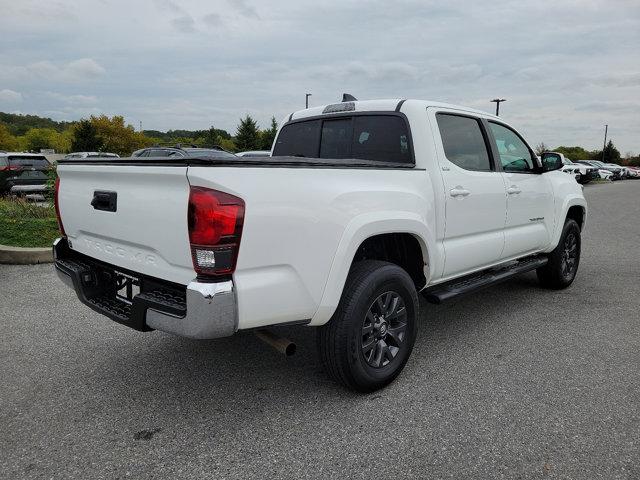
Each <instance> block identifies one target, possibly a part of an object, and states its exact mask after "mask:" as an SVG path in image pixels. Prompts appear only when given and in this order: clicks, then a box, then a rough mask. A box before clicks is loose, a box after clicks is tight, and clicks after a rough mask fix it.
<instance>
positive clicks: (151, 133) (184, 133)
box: [142, 128, 231, 142]
mask: <svg viewBox="0 0 640 480" xmlns="http://www.w3.org/2000/svg"><path fill="white" fill-rule="evenodd" d="M142 133H144V134H145V135H146V136H147V137H153V138H159V139H160V140H164V141H169V142H170V141H173V140H175V139H179V138H200V137H207V136H208V135H212V134H213V135H214V137H216V136H218V135H219V136H220V137H222V138H224V139H226V140H228V139H230V138H231V135H230V134H229V132H227V131H226V130H222V129H219V128H214V129H213V132H211V131H210V130H169V131H167V132H161V131H159V130H143V131H142Z"/></svg>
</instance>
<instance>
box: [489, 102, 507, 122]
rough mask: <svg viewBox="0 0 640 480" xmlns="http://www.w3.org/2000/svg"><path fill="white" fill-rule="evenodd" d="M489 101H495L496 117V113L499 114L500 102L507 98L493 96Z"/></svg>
mask: <svg viewBox="0 0 640 480" xmlns="http://www.w3.org/2000/svg"><path fill="white" fill-rule="evenodd" d="M491 101H492V102H496V117H497V116H498V115H500V103H501V102H506V101H507V99H506V98H494V99H493V100H491Z"/></svg>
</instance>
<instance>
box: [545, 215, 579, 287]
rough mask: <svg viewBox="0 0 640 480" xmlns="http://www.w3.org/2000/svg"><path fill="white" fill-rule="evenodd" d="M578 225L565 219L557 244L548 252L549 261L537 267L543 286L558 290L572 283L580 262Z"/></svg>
mask: <svg viewBox="0 0 640 480" xmlns="http://www.w3.org/2000/svg"><path fill="white" fill-rule="evenodd" d="M580 244H581V239H580V227H579V226H578V223H577V222H576V221H575V220H572V219H570V218H569V219H567V221H566V222H565V224H564V228H563V229H562V235H561V236H560V241H559V242H558V246H557V247H556V248H555V249H554V250H553V251H552V252H551V253H550V254H549V261H548V262H547V264H546V265H545V266H544V267H540V268H538V270H537V271H536V273H537V274H538V281H539V282H540V285H542V286H543V287H545V288H552V289H554V290H560V289H563V288H567V287H568V286H569V285H571V284H572V283H573V280H574V279H575V278H576V274H577V273H578V265H579V264H580Z"/></svg>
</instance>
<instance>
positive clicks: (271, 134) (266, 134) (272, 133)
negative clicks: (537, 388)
mask: <svg viewBox="0 0 640 480" xmlns="http://www.w3.org/2000/svg"><path fill="white" fill-rule="evenodd" d="M276 133H278V122H276V117H271V127H270V128H269V129H268V130H264V131H263V132H260V148H261V149H262V150H271V146H272V145H273V141H274V140H275V139H276Z"/></svg>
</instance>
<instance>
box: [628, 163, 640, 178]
mask: <svg viewBox="0 0 640 480" xmlns="http://www.w3.org/2000/svg"><path fill="white" fill-rule="evenodd" d="M627 168H628V169H629V178H635V179H638V178H640V167H633V166H628V167H627Z"/></svg>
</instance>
